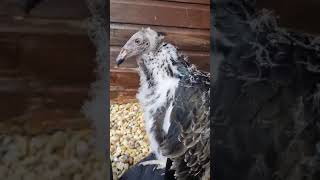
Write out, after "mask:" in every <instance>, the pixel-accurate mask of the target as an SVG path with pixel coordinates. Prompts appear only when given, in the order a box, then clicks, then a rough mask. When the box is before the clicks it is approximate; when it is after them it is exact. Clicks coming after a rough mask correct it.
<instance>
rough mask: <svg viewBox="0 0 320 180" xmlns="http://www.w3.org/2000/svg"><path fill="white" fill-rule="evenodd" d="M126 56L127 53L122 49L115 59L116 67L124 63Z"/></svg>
mask: <svg viewBox="0 0 320 180" xmlns="http://www.w3.org/2000/svg"><path fill="white" fill-rule="evenodd" d="M127 54H128V51H127V50H125V49H123V48H122V49H121V51H120V53H119V55H118V57H117V59H116V63H117V66H119V65H120V64H122V63H123V62H124V60H125V59H126V57H127Z"/></svg>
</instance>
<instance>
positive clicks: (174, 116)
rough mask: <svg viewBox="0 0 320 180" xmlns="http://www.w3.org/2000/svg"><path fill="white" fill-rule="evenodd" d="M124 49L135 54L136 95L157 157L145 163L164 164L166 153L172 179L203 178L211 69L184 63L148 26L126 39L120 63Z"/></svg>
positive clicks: (206, 166)
mask: <svg viewBox="0 0 320 180" xmlns="http://www.w3.org/2000/svg"><path fill="white" fill-rule="evenodd" d="M133 51H134V52H133ZM128 54H130V55H131V56H137V63H138V65H139V67H138V71H139V75H140V88H139V93H138V94H137V98H138V100H139V102H140V104H141V106H142V108H143V112H144V120H145V126H146V131H147V133H148V135H149V139H150V143H151V149H152V151H153V153H155V155H156V157H157V159H158V160H157V161H152V162H150V161H149V162H146V163H144V165H147V164H157V165H159V168H164V167H165V165H166V161H167V158H170V160H171V161H172V167H171V168H172V169H173V170H174V172H175V176H176V177H177V179H188V178H190V177H194V178H201V177H203V176H206V177H208V176H209V162H210V148H209V145H210V128H209V127H210V125H209V124H210V123H209V104H210V102H209V97H210V95H209V94H210V74H209V73H205V72H201V71H199V70H197V69H196V67H195V66H193V65H191V64H189V62H188V61H187V59H186V57H184V56H183V55H182V54H180V53H179V52H178V51H177V49H176V48H175V47H174V46H173V45H172V44H169V43H166V42H162V36H161V35H159V34H158V33H156V32H155V31H153V30H151V29H150V28H148V29H142V30H141V31H139V32H137V33H136V34H134V35H133V36H132V37H131V38H130V39H129V41H128V42H127V43H126V45H125V46H124V47H123V48H122V50H121V52H120V54H119V56H118V58H117V62H118V63H119V64H120V63H122V62H123V61H124V59H125V58H128ZM205 170H207V171H206V172H205Z"/></svg>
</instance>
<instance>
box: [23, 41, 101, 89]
mask: <svg viewBox="0 0 320 180" xmlns="http://www.w3.org/2000/svg"><path fill="white" fill-rule="evenodd" d="M19 51H20V52H19V55H20V57H19V61H20V66H19V68H20V69H21V73H22V74H23V75H24V76H32V77H34V78H37V79H38V80H39V81H41V82H46V83H49V84H55V85H57V84H61V85H63V84H82V83H89V82H92V81H94V80H95V74H94V72H93V70H94V68H95V66H96V65H95V62H94V58H95V50H94V48H93V46H92V44H91V42H90V41H89V39H88V37H86V36H61V35H52V36H45V35H43V36H41V35H38V36H33V35H29V36H24V37H23V38H21V39H20V41H19Z"/></svg>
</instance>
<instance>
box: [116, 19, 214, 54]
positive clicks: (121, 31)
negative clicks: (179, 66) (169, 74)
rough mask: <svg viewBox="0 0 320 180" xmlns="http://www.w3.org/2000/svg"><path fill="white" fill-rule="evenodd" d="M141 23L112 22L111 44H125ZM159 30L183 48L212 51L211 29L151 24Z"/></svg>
mask: <svg viewBox="0 0 320 180" xmlns="http://www.w3.org/2000/svg"><path fill="white" fill-rule="evenodd" d="M141 27H142V26H141V25H130V24H118V23H111V24H110V45H112V46H123V45H124V44H125V43H126V41H127V40H128V39H129V38H130V37H131V36H132V35H133V34H134V33H135V32H137V31H139V30H140V29H141ZM150 27H151V28H152V29H154V30H155V31H157V32H163V33H165V34H166V36H165V39H164V41H167V42H170V43H172V44H174V45H175V46H177V47H179V49H182V50H192V51H208V52H209V51H210V31H209V30H198V29H184V28H173V27H161V26H150Z"/></svg>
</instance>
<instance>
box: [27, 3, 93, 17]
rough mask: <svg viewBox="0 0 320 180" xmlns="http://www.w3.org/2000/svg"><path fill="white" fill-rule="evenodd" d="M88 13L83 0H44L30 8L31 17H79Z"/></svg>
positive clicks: (86, 15)
mask: <svg viewBox="0 0 320 180" xmlns="http://www.w3.org/2000/svg"><path fill="white" fill-rule="evenodd" d="M89 15H90V13H89V10H88V7H87V5H86V1H85V0H67V1H66V0H46V1H43V2H41V3H40V4H39V5H38V6H36V7H35V8H34V9H32V10H31V12H30V15H29V16H31V17H41V18H60V19H64V18H66V19H67V18H68V19H79V18H86V17H88V16H89Z"/></svg>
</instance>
